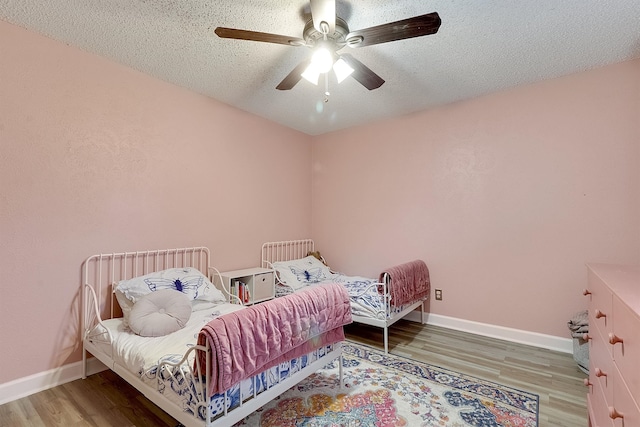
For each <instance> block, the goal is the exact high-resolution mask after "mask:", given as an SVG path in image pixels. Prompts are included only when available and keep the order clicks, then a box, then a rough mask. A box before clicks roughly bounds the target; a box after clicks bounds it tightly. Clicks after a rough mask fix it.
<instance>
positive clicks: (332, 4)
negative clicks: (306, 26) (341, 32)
mask: <svg viewBox="0 0 640 427" xmlns="http://www.w3.org/2000/svg"><path fill="white" fill-rule="evenodd" d="M309 2H310V3H311V18H312V19H313V26H314V28H315V29H316V30H318V31H320V32H321V33H323V31H322V27H321V25H320V23H321V22H326V23H327V25H328V26H329V30H328V32H327V34H333V32H334V31H335V30H336V0H310V1H309ZM323 34H324V33H323Z"/></svg>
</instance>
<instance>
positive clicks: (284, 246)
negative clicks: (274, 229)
mask: <svg viewBox="0 0 640 427" xmlns="http://www.w3.org/2000/svg"><path fill="white" fill-rule="evenodd" d="M314 250H315V249H314V243H313V240H312V239H301V240H284V241H281V242H267V243H265V244H263V245H262V267H263V268H271V264H272V263H274V262H278V261H290V260H292V259H299V258H304V257H305V256H307V253H309V251H314Z"/></svg>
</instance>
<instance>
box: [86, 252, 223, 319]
mask: <svg viewBox="0 0 640 427" xmlns="http://www.w3.org/2000/svg"><path fill="white" fill-rule="evenodd" d="M210 262H211V256H210V252H209V249H208V248H205V247H202V246H200V247H192V248H176V249H155V250H149V251H136V252H120V253H110V254H97V255H92V256H90V257H89V258H87V259H86V260H85V262H84V263H83V264H82V284H83V286H82V289H83V291H82V292H83V294H82V297H83V307H84V312H83V313H82V314H83V316H84V319H85V320H89V319H90V317H91V316H92V312H93V311H96V310H97V311H98V312H99V313H100V315H101V317H102V319H110V318H112V317H113V316H114V315H115V308H116V306H117V302H115V297H114V293H113V288H114V285H115V284H117V283H118V282H119V281H121V280H126V279H131V278H132V277H137V276H143V275H145V274H148V273H153V272H156V271H161V270H166V269H168V268H176V267H193V268H197V269H198V270H200V271H201V272H202V274H204V275H205V276H207V277H209V266H210V265H211V264H210ZM86 285H90V286H86ZM88 292H94V293H95V297H96V298H95V301H97V307H95V306H94V307H92V305H93V304H91V303H90V296H89V295H87V293H88Z"/></svg>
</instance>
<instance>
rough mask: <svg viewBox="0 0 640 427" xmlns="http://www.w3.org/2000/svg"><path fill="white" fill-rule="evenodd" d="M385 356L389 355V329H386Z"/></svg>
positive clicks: (386, 327)
mask: <svg viewBox="0 0 640 427" xmlns="http://www.w3.org/2000/svg"><path fill="white" fill-rule="evenodd" d="M383 334H384V354H389V327H388V326H385V327H384V332H383Z"/></svg>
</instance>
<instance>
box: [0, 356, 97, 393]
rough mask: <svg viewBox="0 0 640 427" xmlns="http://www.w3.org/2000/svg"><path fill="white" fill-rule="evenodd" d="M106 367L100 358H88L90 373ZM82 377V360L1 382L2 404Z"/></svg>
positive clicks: (88, 371) (88, 372)
mask: <svg viewBox="0 0 640 427" xmlns="http://www.w3.org/2000/svg"><path fill="white" fill-rule="evenodd" d="M105 369H107V367H106V366H105V365H104V364H102V362H100V361H99V360H98V359H95V358H93V357H92V358H90V359H89V360H87V374H88V375H91V374H95V373H98V372H100V371H104V370H105ZM80 378H82V362H75V363H70V364H68V365H64V366H62V367H60V368H55V369H50V370H48V371H45V372H40V373H38V374H33V375H29V376H27V377H23V378H18V379H16V380H13V381H9V382H8V383H4V384H0V405H2V404H5V403H8V402H11V401H14V400H17V399H20V398H23V397H27V396H30V395H32V394H34V393H37V392H39V391H43V390H47V389H49V388H51V387H55V386H58V385H61V384H64V383H68V382H70V381H74V380H77V379H80Z"/></svg>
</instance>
